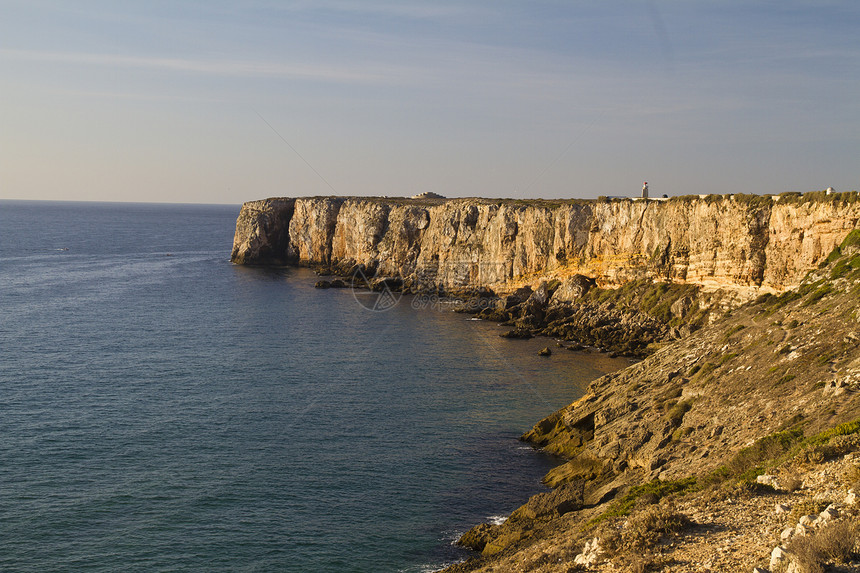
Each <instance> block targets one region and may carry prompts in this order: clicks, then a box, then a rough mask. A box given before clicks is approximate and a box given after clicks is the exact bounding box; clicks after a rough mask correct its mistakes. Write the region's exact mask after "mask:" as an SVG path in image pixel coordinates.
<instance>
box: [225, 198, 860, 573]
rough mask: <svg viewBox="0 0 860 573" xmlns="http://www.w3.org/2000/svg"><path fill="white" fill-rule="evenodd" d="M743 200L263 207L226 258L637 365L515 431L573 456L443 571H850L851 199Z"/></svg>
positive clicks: (859, 467)
mask: <svg viewBox="0 0 860 573" xmlns="http://www.w3.org/2000/svg"><path fill="white" fill-rule="evenodd" d="M752 197H753V198H750V196H745V197H744V196H733V197H710V198H682V199H680V200H674V201H669V202H665V203H663V204H661V205H653V206H652V204H650V203H648V202H640V203H637V202H631V201H621V202H618V201H616V202H613V201H608V202H569V203H561V204H547V203H546V202H543V203H541V202H531V203H526V204H519V203H516V202H510V201H509V202H493V201H489V200H457V201H443V200H432V201H430V202H420V201H419V202H415V201H411V202H410V201H408V200H403V201H395V202H393V203H391V204H389V203H386V202H384V201H380V200H369V199H345V198H313V199H308V200H301V199H285V200H267V201H266V202H257V203H253V204H246V206H243V212H242V214H241V215H240V218H239V221H238V222H237V231H236V239H235V241H234V251H233V260H234V262H238V263H242V264H302V265H308V266H315V267H317V268H318V270H319V272H321V273H323V274H325V275H331V276H333V277H334V278H328V279H322V280H321V281H320V282H319V283H318V284H317V286H318V287H320V288H332V287H334V288H338V287H340V288H345V287H353V288H355V287H361V288H368V289H371V290H376V291H377V292H386V291H392V292H399V293H414V294H423V295H433V296H441V297H458V298H459V299H460V300H462V304H461V308H460V309H459V310H461V311H463V312H472V313H474V314H475V316H477V317H479V318H483V319H485V320H492V321H495V322H498V323H500V324H504V325H505V326H506V328H507V331H506V332H505V335H506V336H508V337H513V338H517V337H521V338H528V337H532V336H548V337H553V338H555V339H558V340H561V341H564V345H565V346H567V347H572V348H577V347H583V346H589V347H596V348H598V349H600V350H604V351H607V352H611V353H615V354H618V355H626V356H634V357H639V358H644V359H643V360H642V361H641V362H638V363H636V364H633V365H632V366H630V367H628V368H626V369H624V370H622V371H620V372H616V373H613V374H609V375H607V376H604V377H602V378H600V379H598V380H595V381H594V382H593V383H592V384H591V385H590V386H589V388H588V391H587V393H586V395H585V396H583V397H582V398H581V399H579V400H578V401H577V402H574V403H573V404H571V405H569V406H567V407H565V408H562V409H561V410H559V411H557V412H555V413H553V414H551V415H550V416H548V417H547V418H545V419H544V420H541V421H540V422H539V423H537V424H536V425H535V426H534V428H532V429H531V430H530V431H528V432H527V433H526V434H524V435H523V436H522V439H523V441H525V442H528V443H531V444H532V445H534V446H535V447H538V448H542V449H543V450H545V451H547V452H549V453H552V454H555V455H558V456H560V457H561V458H563V459H564V460H565V462H564V463H562V464H560V465H559V466H558V467H556V468H554V469H553V470H552V471H550V472H549V473H548V474H547V476H546V477H545V479H544V482H545V483H546V484H547V485H548V486H550V487H551V488H552V491H550V492H547V493H544V494H539V495H537V496H534V497H533V498H531V499H530V500H528V501H527V502H526V503H525V504H524V505H523V506H522V507H520V508H519V509H517V510H516V511H515V512H513V513H512V514H511V516H510V517H509V518H508V519H507V520H505V521H504V523H501V524H480V525H477V526H476V527H475V528H473V529H472V530H471V531H469V532H468V533H467V534H465V535H464V536H463V537H462V539H461V540H460V543H461V544H462V545H464V546H467V547H470V548H472V549H473V550H475V551H476V553H477V554H478V555H476V557H474V558H472V559H470V560H468V561H467V562H465V563H461V564H458V565H455V566H452V567H450V568H449V569H447V571H451V572H463V571H563V572H568V571H584V570H590V571H592V570H593V571H677V572H684V573H687V572H690V573H692V572H694V571H738V570H748V571H754V570H757V571H759V572H761V571H771V570H772V571H781V570H789V571H796V572H801V571H823V570H824V567H829V568H830V569H829V570H833V571H842V570H846V571H847V570H854V569H850V567H855V566H856V565H857V563H858V560H860V556H858V552H860V537H858V535H860V525H858V518H857V510H856V507H855V501H854V500H855V498H854V497H852V496H853V495H855V494H854V490H857V491H860V456H858V455H857V452H858V451H860V326H858V324H860V311H857V310H856V309H857V300H858V296H860V294H858V293H860V231H857V230H852V229H854V227H855V226H856V224H857V222H858V220H860V208H858V205H860V202H858V195H857V193H851V194H840V195H839V196H838V197H830V198H825V197H823V196H822V197H819V196H818V195H814V196H813V197H809V198H806V199H805V198H804V197H797V196H794V195H788V196H781V197H780V198H778V199H781V200H777V198H772V197H755V196H752ZM246 207H247V208H246ZM628 227H629V228H628ZM479 230H480V231H481V232H479ZM645 253H650V254H648V255H647V256H646V255H645ZM491 260H493V261H496V263H495V264H494V265H490V264H489V263H490V261H491ZM443 263H444V264H443ZM547 350H549V348H548V349H547ZM550 353H551V352H547V354H550ZM824 502H827V503H824ZM774 504H776V505H774ZM783 506H784V507H783ZM772 507H776V508H777V509H774V510H773V511H770V510H769V509H768V508H772ZM780 507H782V509H780ZM813 509H814V510H815V511H812V510H813ZM804 511H805V512H806V513H803V512H804ZM825 513H827V516H829V517H826V516H824V514H825ZM784 514H788V515H789V516H790V519H789V518H787V517H786V516H785V515H784ZM777 515H778V516H781V517H776V516H777ZM791 520H794V521H792V523H788V522H789V521H791ZM789 525H790V526H791V529H792V531H793V533H791V534H788V533H786V532H787V531H788V529H789ZM780 528H781V529H780ZM777 529H779V531H777ZM837 529H838V531H837ZM783 534H785V536H783ZM742 537H743V538H744V539H748V540H749V541H747V542H744V543H740V542H739V540H740V539H741V538H742ZM836 537H838V538H839V539H840V540H841V541H840V543H841V546H840V547H842V549H840V550H839V551H836V550H835V549H833V548H832V547H829V546H828V547H829V548H825V545H827V544H826V541H827V540H829V539H831V538H836ZM777 549H779V550H777ZM774 555H775V557H773V559H774V561H773V562H771V557H772V556H774ZM844 567H848V569H845V568H844ZM840 568H842V569H840Z"/></svg>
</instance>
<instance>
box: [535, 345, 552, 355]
mask: <svg viewBox="0 0 860 573" xmlns="http://www.w3.org/2000/svg"><path fill="white" fill-rule="evenodd" d="M538 355H539V356H552V350H550V349H549V346H545V347H544V348H541V349H540V350H538Z"/></svg>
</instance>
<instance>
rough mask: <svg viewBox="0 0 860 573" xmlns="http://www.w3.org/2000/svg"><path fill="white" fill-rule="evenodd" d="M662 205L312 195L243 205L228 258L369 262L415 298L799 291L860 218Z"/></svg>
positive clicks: (733, 200)
mask: <svg viewBox="0 0 860 573" xmlns="http://www.w3.org/2000/svg"><path fill="white" fill-rule="evenodd" d="M809 195H810V194H806V195H804V196H799V195H798V194H789V195H784V196H777V197H770V196H765V197H762V196H756V195H726V196H707V197H702V198H700V197H698V196H692V197H680V198H672V199H669V200H665V201H660V200H594V201H581V200H569V201H542V200H534V201H520V200H488V199H450V200H446V199H441V198H440V199H426V198H425V199H399V198H398V199H386V198H356V197H352V198H345V197H311V198H297V199H266V200H264V201H251V202H248V203H245V204H244V205H243V206H242V210H241V213H240V215H239V218H238V220H237V224H236V234H235V237H234V242H233V252H232V260H233V261H234V262H236V263H240V264H251V265H258V264H263V265H264V264H297V265H309V266H320V267H327V268H329V269H332V271H333V272H335V273H340V274H346V273H347V272H348V271H349V270H350V269H351V268H353V267H354V266H355V265H364V266H365V267H366V268H369V269H372V270H373V271H374V272H375V273H376V274H377V275H378V276H381V277H398V278H400V279H402V280H403V284H404V287H405V288H406V289H412V290H420V289H426V290H432V289H440V290H442V291H444V292H446V293H457V292H460V291H463V290H469V289H474V288H478V287H485V288H489V289H493V290H494V291H495V292H497V293H508V292H512V291H513V290H515V289H516V288H518V287H520V286H523V285H526V284H531V285H533V286H536V285H537V282H538V281H539V280H552V279H559V280H563V279H565V278H569V277H572V276H574V275H583V276H586V277H590V278H592V279H594V280H595V281H596V282H597V284H598V285H599V286H604V287H614V286H619V285H621V284H624V283H626V282H628V281H631V280H637V279H647V280H649V281H652V282H657V281H662V282H670V283H684V284H693V285H698V286H701V287H702V288H703V289H704V290H705V291H714V290H718V289H722V290H727V291H731V292H732V293H734V294H736V295H737V296H739V297H740V298H742V299H743V300H749V299H750V298H752V297H753V296H756V295H758V294H761V293H762V292H770V293H780V292H784V291H785V290H787V289H790V288H793V287H796V286H798V285H799V284H800V281H801V279H802V278H803V277H804V276H805V275H806V273H807V272H808V271H809V270H810V269H812V268H814V267H815V266H816V265H818V264H819V263H820V262H821V261H822V260H823V259H824V258H825V257H826V256H827V255H828V253H830V251H831V250H832V249H833V248H834V247H835V246H837V245H838V244H839V242H840V241H841V240H842V239H843V238H844V237H845V235H847V233H848V232H849V231H850V230H851V229H853V228H854V226H855V225H856V223H857V221H858V219H860V202H858V201H857V194H856V193H844V194H837V195H832V196H826V197H825V196H822V197H817V198H810V197H809Z"/></svg>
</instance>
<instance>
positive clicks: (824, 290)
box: [803, 284, 833, 307]
mask: <svg viewBox="0 0 860 573" xmlns="http://www.w3.org/2000/svg"><path fill="white" fill-rule="evenodd" d="M832 291H833V287H832V286H830V285H829V284H826V285H824V286H821V287H819V288H818V290H816V291H815V292H813V293H812V294H811V295H809V297H807V299H806V300H805V301H803V306H805V307H806V306H810V305H813V304H815V303H816V302H818V301H819V300H821V299H822V298H824V297H825V296H827V295H828V294H830V293H831V292H832Z"/></svg>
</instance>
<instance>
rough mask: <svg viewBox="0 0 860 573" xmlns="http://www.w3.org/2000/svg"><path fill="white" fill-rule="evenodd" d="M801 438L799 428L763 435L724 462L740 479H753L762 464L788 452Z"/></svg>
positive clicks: (760, 469)
mask: <svg viewBox="0 0 860 573" xmlns="http://www.w3.org/2000/svg"><path fill="white" fill-rule="evenodd" d="M802 438H803V432H802V431H801V430H799V429H798V430H787V431H785V432H778V433H776V434H771V435H769V436H765V437H763V438H761V439H760V440H758V441H756V442H755V443H754V444H753V445H751V446H748V447H746V448H743V449H742V450H740V451H739V452H738V453H737V454H735V456H734V457H733V458H732V459H731V460H730V461H729V463H728V464H726V467H727V469H728V470H729V473H730V474H731V475H733V476H736V477H739V478H741V479H754V478H755V477H756V476H757V475H760V474H761V473H762V472H763V471H764V466H765V465H766V464H767V463H768V462H772V461H773V460H774V459H775V458H777V457H778V456H781V455H782V454H784V453H786V452H788V451H789V450H790V449H791V448H792V447H793V446H794V445H795V444H797V443H798V442H800V440H801V439H802Z"/></svg>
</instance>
